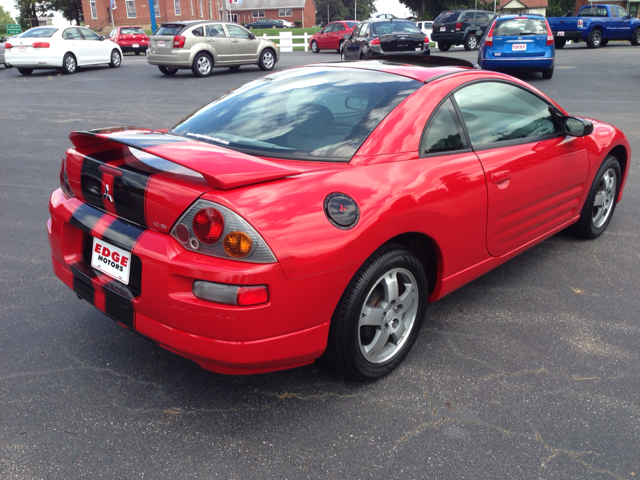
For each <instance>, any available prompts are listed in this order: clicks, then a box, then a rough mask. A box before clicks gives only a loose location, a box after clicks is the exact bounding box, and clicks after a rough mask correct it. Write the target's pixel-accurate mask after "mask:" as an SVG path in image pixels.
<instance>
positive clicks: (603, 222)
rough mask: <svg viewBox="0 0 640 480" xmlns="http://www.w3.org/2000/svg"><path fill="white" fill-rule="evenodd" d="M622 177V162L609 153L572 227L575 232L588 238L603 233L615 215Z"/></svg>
mask: <svg viewBox="0 0 640 480" xmlns="http://www.w3.org/2000/svg"><path fill="white" fill-rule="evenodd" d="M621 179H622V170H621V169H620V162H619V161H618V159H617V158H616V157H614V156H613V155H607V157H606V158H605V159H604V162H602V165H601V166H600V168H599V169H598V173H596V176H595V178H594V180H593V185H591V189H590V190H589V195H587V199H586V200H585V202H584V206H583V207H582V212H580V219H579V220H578V222H577V223H576V224H574V225H573V227H572V228H573V233H575V234H576V235H578V236H579V237H582V238H587V239H593V238H596V237H599V236H600V235H602V233H603V232H604V231H605V230H606V229H607V226H608V225H609V222H610V221H611V218H612V217H613V212H614V210H615V208H616V202H617V200H618V193H619V192H620V181H621Z"/></svg>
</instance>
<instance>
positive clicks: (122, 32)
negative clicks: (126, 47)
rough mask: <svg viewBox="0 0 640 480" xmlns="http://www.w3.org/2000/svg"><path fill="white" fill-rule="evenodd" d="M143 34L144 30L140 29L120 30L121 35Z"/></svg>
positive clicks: (123, 28) (127, 28) (125, 28)
mask: <svg viewBox="0 0 640 480" xmlns="http://www.w3.org/2000/svg"><path fill="white" fill-rule="evenodd" d="M160 28H162V27H160ZM143 33H144V30H142V28H140V27H122V28H121V29H120V35H141V34H143Z"/></svg>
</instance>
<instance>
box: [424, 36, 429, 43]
mask: <svg viewBox="0 0 640 480" xmlns="http://www.w3.org/2000/svg"><path fill="white" fill-rule="evenodd" d="M424 44H425V45H429V37H427V36H426V35H425V36H424Z"/></svg>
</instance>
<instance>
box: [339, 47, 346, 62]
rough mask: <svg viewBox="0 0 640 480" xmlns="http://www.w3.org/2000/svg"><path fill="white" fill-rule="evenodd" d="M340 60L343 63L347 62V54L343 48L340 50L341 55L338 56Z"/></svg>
mask: <svg viewBox="0 0 640 480" xmlns="http://www.w3.org/2000/svg"><path fill="white" fill-rule="evenodd" d="M340 60H342V61H343V62H346V61H347V53H346V52H345V51H344V48H343V49H342V53H341V54H340Z"/></svg>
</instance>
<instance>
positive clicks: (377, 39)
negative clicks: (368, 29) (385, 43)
mask: <svg viewBox="0 0 640 480" xmlns="http://www.w3.org/2000/svg"><path fill="white" fill-rule="evenodd" d="M371 45H380V39H379V38H374V39H373V40H371Z"/></svg>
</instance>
